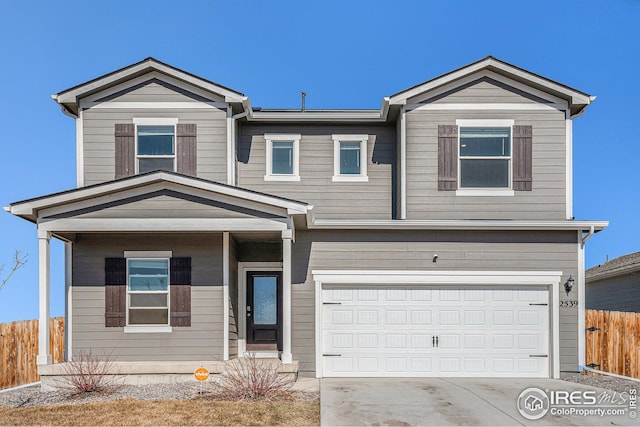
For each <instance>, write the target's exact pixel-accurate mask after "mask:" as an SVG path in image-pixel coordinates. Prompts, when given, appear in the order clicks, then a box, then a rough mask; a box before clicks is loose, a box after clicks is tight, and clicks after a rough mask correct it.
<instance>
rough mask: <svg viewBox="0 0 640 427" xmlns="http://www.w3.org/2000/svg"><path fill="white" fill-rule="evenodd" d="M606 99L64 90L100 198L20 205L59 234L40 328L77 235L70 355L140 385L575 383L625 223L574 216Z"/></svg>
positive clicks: (498, 82) (514, 85)
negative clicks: (239, 366) (340, 105)
mask: <svg viewBox="0 0 640 427" xmlns="http://www.w3.org/2000/svg"><path fill="white" fill-rule="evenodd" d="M594 99H595V98H594V97H592V96H589V95H587V94H585V93H584V92H581V91H578V90H576V89H572V88H570V87H568V86H565V85H563V84H560V83H557V82H555V81H552V80H550V79H547V78H545V77H541V76H539V75H537V74H534V73H531V72H529V71H526V70H523V69H521V68H518V67H515V66H513V65H510V64H508V63H505V62H503V61H500V60H498V59H496V58H493V57H487V58H484V59H482V60H480V61H477V62H475V63H472V64H469V65H467V66H465V67H462V68H460V69H457V70H454V71H452V72H450V73H447V74H445V75H442V76H440V77H436V78H434V79H432V80H428V81H426V82H424V83H420V84H418V85H416V86H414V87H412V88H409V89H406V90H403V91H401V92H399V93H396V94H395V95H392V96H389V97H385V98H383V100H382V106H381V107H380V109H376V110H339V109H336V110H276V109H260V108H255V107H252V105H251V102H250V100H249V98H248V97H247V96H245V95H243V94H242V93H240V92H236V91H235V90H232V89H229V88H226V87H224V86H221V85H219V84H217V83H214V82H212V81H209V80H206V79H203V78H201V77H198V76H195V75H193V74H190V73H188V72H185V71H182V70H179V69H177V68H174V67H172V66H170V65H167V64H164V63H162V62H160V61H158V60H156V59H153V58H148V59H145V60H143V61H141V62H138V63H136V64H133V65H130V66H128V67H125V68H122V69H120V70H117V71H114V72H112V73H109V74H106V75H104V76H102V77H98V78H96V79H94V80H91V81H89V82H86V83H83V84H80V85H78V86H75V87H72V88H70V89H67V90H64V91H62V92H60V93H58V94H57V95H54V100H55V101H56V102H57V103H58V104H59V105H60V107H61V108H62V111H63V112H64V113H65V114H66V115H68V116H70V117H72V118H73V119H74V120H75V123H76V153H77V188H75V189H71V190H69V191H65V192H61V193H56V194H49V195H45V196H42V197H37V198H33V199H28V200H24V201H20V202H16V203H13V204H11V205H10V207H8V210H9V211H10V212H11V213H12V214H14V215H17V216H20V217H22V218H24V219H27V220H29V221H32V222H34V223H35V224H36V225H37V229H38V241H39V257H38V262H39V271H40V276H39V277H40V278H39V289H40V320H41V322H46V320H47V318H48V317H49V287H50V285H49V263H50V261H49V244H50V239H51V238H52V237H55V238H57V239H61V240H63V241H64V242H65V245H66V271H67V274H66V319H67V323H66V325H67V328H66V334H67V353H68V355H67V357H68V358H71V357H72V356H73V354H75V353H76V352H78V351H87V350H89V349H90V350H92V352H93V353H94V354H100V353H104V352H106V353H112V354H113V357H114V358H115V360H116V362H118V363H119V369H121V372H122V370H123V369H124V370H125V372H129V373H139V374H140V373H147V374H150V373H155V374H164V375H173V374H179V373H185V372H186V373H188V372H192V371H193V369H194V367H198V366H200V365H205V366H213V365H214V364H215V363H219V362H220V361H225V360H228V359H232V358H236V357H239V356H241V355H244V354H246V353H247V352H250V353H253V354H255V355H256V356H257V357H278V358H280V359H281V361H282V362H283V363H284V364H285V365H288V366H293V367H294V368H295V369H299V371H300V373H301V374H302V375H310V376H316V377H338V376H341V377H357V376H365V377H377V376H390V377H402V376H411V377H420V376H443V377H446V376H469V377H473V376H480V377H483V376H491V377H499V376H501V377H553V378H557V377H560V376H561V375H562V373H563V372H576V371H578V370H579V369H580V366H582V365H584V351H583V349H584V300H585V299H584V246H585V242H586V240H587V239H589V238H590V237H591V236H592V235H593V234H594V233H596V232H598V231H600V230H602V229H604V228H605V227H606V226H607V222H605V221H577V220H574V218H573V212H572V197H573V196H572V186H573V183H572V176H573V173H572V168H573V166H572V145H573V138H572V122H573V119H574V118H576V117H578V116H580V115H582V114H583V113H584V111H585V109H586V108H587V107H588V106H589V104H590V103H591V102H592V101H593V100H594ZM41 324H42V323H41ZM45 324H46V323H45ZM39 340H40V341H39V342H40V354H39V355H38V362H39V365H40V369H41V372H42V373H45V374H46V373H48V372H49V373H50V372H53V370H54V369H53V368H52V366H48V365H50V364H51V356H50V355H49V354H48V350H47V349H48V345H47V344H48V342H49V340H48V331H47V330H46V328H42V329H41V330H40V335H39ZM145 367H147V368H145ZM148 367H152V368H148ZM127 369H128V370H129V371H127ZM145 369H146V370H145ZM212 369H215V368H212Z"/></svg>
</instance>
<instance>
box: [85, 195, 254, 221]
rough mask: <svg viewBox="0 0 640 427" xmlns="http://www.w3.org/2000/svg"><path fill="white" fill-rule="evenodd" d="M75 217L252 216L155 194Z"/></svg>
mask: <svg viewBox="0 0 640 427" xmlns="http://www.w3.org/2000/svg"><path fill="white" fill-rule="evenodd" d="M77 218H253V217H252V216H251V215H247V214H244V213H241V212H235V211H232V210H229V209H224V208H220V207H215V206H209V205H207V204H204V203H199V202H194V201H190V200H183V199H180V198H176V197H172V196H157V197H152V198H149V199H144V200H138V201H135V202H131V203H127V204H124V205H120V206H113V207H108V208H105V209H101V210H98V211H95V212H90V213H86V214H82V215H78V216H77Z"/></svg>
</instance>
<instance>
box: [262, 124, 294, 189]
mask: <svg viewBox="0 0 640 427" xmlns="http://www.w3.org/2000/svg"><path fill="white" fill-rule="evenodd" d="M264 138H265V142H266V146H265V150H266V156H265V157H266V165H265V170H266V174H265V176H264V180H265V181H300V166H299V159H300V154H299V153H300V135H297V134H296V135H291V134H279V135H275V134H266V135H265V136H264Z"/></svg>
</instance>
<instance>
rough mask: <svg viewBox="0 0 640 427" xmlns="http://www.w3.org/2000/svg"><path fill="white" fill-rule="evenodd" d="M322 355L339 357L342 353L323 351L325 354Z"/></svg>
mask: <svg viewBox="0 0 640 427" xmlns="http://www.w3.org/2000/svg"><path fill="white" fill-rule="evenodd" d="M323 356H325V357H340V356H342V355H341V354H336V353H325V354H323Z"/></svg>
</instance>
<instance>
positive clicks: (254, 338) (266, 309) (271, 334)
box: [246, 271, 282, 351]
mask: <svg viewBox="0 0 640 427" xmlns="http://www.w3.org/2000/svg"><path fill="white" fill-rule="evenodd" d="M246 314H247V351H268V350H272V351H275V350H282V272H281V271H249V272H247V307H246Z"/></svg>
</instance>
